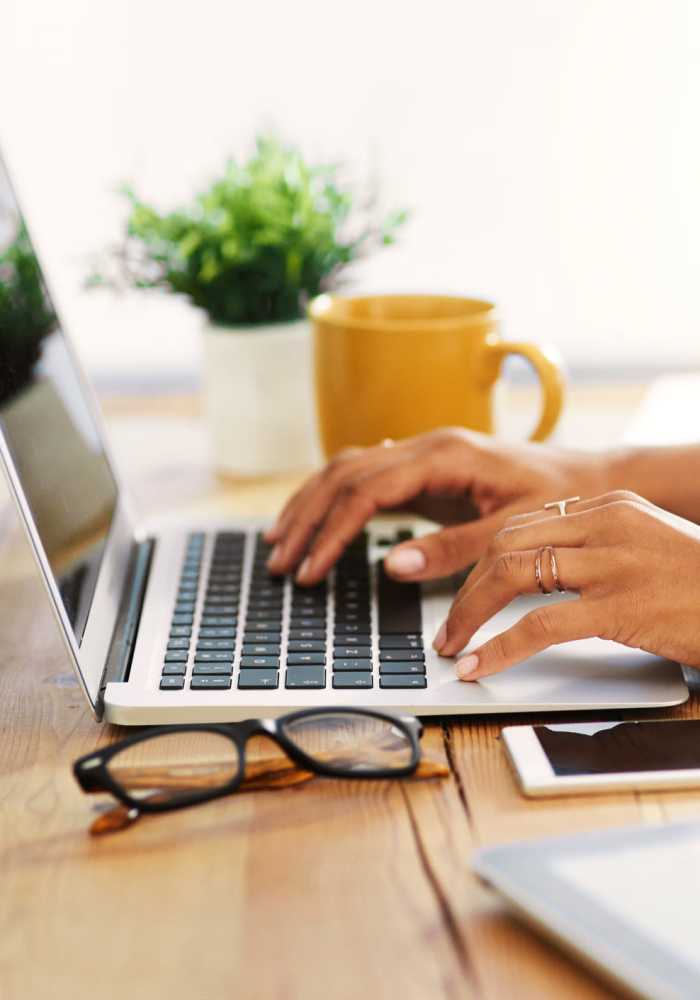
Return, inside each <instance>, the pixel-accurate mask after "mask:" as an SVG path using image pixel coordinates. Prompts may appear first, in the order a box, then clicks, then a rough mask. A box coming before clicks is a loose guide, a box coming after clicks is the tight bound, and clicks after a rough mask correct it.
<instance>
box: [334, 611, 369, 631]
mask: <svg viewBox="0 0 700 1000" xmlns="http://www.w3.org/2000/svg"><path fill="white" fill-rule="evenodd" d="M341 622H344V623H345V624H347V625H360V626H362V631H363V632H368V631H369V628H370V616H369V615H368V614H365V612H355V611H343V612H340V613H339V612H337V611H336V613H335V624H336V628H337V627H338V625H339V624H340V623H341Z"/></svg>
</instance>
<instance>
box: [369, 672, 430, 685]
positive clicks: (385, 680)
mask: <svg viewBox="0 0 700 1000" xmlns="http://www.w3.org/2000/svg"><path fill="white" fill-rule="evenodd" d="M427 686H428V681H427V680H426V677H425V675H424V674H381V675H380V677H379V687H380V688H426V687H427Z"/></svg>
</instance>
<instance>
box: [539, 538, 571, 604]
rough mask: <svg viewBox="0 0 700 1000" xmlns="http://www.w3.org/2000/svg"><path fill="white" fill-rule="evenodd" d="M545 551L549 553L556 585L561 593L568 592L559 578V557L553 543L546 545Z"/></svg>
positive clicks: (550, 565) (550, 566)
mask: <svg viewBox="0 0 700 1000" xmlns="http://www.w3.org/2000/svg"><path fill="white" fill-rule="evenodd" d="M543 551H544V552H548V553H549V568H550V569H551V571H552V579H553V580H554V586H555V587H556V588H557V590H558V591H559V593H560V594H565V593H566V587H562V585H561V580H560V579H559V567H558V566H557V557H556V556H555V554H554V549H553V548H552V546H551V545H545V547H544V549H543Z"/></svg>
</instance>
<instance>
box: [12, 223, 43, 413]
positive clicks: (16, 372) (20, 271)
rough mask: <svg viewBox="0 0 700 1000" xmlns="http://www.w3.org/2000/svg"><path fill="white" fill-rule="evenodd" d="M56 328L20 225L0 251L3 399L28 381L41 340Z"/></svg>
mask: <svg viewBox="0 0 700 1000" xmlns="http://www.w3.org/2000/svg"><path fill="white" fill-rule="evenodd" d="M55 325H56V316H55V315H54V313H53V310H52V309H51V306H50V303H49V301H48V298H47V296H46V293H45V290H44V284H43V280H42V277H41V271H40V269H39V262H38V261H37V259H36V256H35V254H34V250H33V249H32V245H31V243H30V241H29V236H28V234H27V230H26V229H25V227H24V224H21V225H19V226H18V227H17V230H16V232H15V235H14V237H13V239H12V240H11V242H10V243H9V244H8V245H7V247H6V248H5V249H4V250H1V251H0V368H1V369H2V371H3V379H2V382H3V387H4V392H5V396H10V395H14V394H15V393H16V392H18V391H19V390H20V389H21V388H22V387H23V386H24V385H26V383H27V382H28V381H29V378H30V376H31V371H32V368H33V366H34V365H35V364H36V362H37V360H38V358H39V354H40V350H41V341H42V340H43V339H44V337H45V336H46V335H47V334H48V333H50V332H51V330H52V329H53V327H54V326H55Z"/></svg>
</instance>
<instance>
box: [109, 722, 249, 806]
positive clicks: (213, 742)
mask: <svg viewBox="0 0 700 1000" xmlns="http://www.w3.org/2000/svg"><path fill="white" fill-rule="evenodd" d="M238 768H239V754H238V749H237V748H236V746H235V744H234V743H233V741H232V740H229V739H227V738H226V737H225V736H222V735H221V734H219V733H213V732H208V731H206V730H188V731H185V732H178V733H165V734H160V735H156V736H152V737H151V738H150V739H146V740H141V741H140V742H139V743H134V744H132V745H131V746H127V747H125V748H124V749H123V750H121V751H120V752H119V753H118V754H115V756H114V757H112V758H111V760H110V761H109V762H108V764H107V771H108V772H109V774H110V776H111V778H112V780H113V781H115V782H117V784H119V785H120V786H121V787H122V788H123V789H124V791H125V792H127V794H128V795H130V796H131V798H133V799H149V800H150V801H151V802H159V803H168V804H174V803H176V802H178V801H180V800H183V799H188V800H192V798H193V797H197V796H199V795H202V796H206V795H209V794H211V792H214V791H216V790H218V789H220V788H222V787H223V786H225V785H227V784H229V783H230V782H231V781H233V779H234V778H235V777H236V775H237V774H238Z"/></svg>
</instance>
